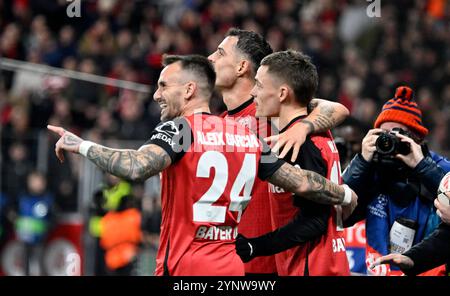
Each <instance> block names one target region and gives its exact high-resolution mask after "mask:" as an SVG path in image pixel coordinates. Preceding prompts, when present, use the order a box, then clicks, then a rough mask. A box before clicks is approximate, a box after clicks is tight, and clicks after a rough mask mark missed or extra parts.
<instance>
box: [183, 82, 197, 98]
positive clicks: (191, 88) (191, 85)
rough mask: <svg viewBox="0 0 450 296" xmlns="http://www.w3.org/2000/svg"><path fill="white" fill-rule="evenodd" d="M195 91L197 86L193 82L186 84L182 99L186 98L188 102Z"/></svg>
mask: <svg viewBox="0 0 450 296" xmlns="http://www.w3.org/2000/svg"><path fill="white" fill-rule="evenodd" d="M196 89H197V84H196V83H195V82H193V81H189V82H188V83H186V88H185V93H184V97H185V98H186V100H190V99H191V98H192V97H193V96H194V93H195V91H196Z"/></svg>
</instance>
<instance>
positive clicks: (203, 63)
mask: <svg viewBox="0 0 450 296" xmlns="http://www.w3.org/2000/svg"><path fill="white" fill-rule="evenodd" d="M176 62H180V63H181V68H182V69H183V70H186V71H189V72H191V73H193V74H194V75H195V77H197V78H199V79H200V80H203V81H204V82H206V85H207V91H208V93H209V95H211V94H212V93H213V91H214V84H215V82H216V72H215V71H214V67H213V65H212V64H211V62H210V61H209V60H208V59H207V58H205V57H203V56H201V55H196V54H192V55H164V56H163V62H162V64H163V66H168V65H170V64H173V63H176Z"/></svg>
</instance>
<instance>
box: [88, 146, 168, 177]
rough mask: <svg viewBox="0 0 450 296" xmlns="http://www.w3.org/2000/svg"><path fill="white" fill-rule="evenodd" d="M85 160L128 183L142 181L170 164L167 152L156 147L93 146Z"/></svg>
mask: <svg viewBox="0 0 450 296" xmlns="http://www.w3.org/2000/svg"><path fill="white" fill-rule="evenodd" d="M87 158H88V159H89V160H90V161H92V162H93V163H94V164H96V165H97V166H98V167H100V168H101V169H102V170H104V171H106V172H108V173H110V174H112V175H115V176H117V177H119V178H123V179H126V180H130V181H144V180H146V179H147V178H149V177H151V176H153V175H156V174H157V173H159V172H161V171H162V170H164V169H165V168H167V167H168V166H169V165H170V164H171V159H170V157H169V155H168V154H167V152H166V151H164V149H162V148H161V147H159V146H157V145H146V146H143V147H142V148H141V149H140V150H125V149H112V148H108V147H104V146H101V145H94V146H92V147H91V148H89V150H88V153H87Z"/></svg>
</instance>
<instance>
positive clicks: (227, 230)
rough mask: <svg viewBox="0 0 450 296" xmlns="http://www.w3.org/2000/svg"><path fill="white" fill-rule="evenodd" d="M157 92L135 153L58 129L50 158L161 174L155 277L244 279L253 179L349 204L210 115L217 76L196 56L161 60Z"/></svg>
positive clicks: (117, 171)
mask: <svg viewBox="0 0 450 296" xmlns="http://www.w3.org/2000/svg"><path fill="white" fill-rule="evenodd" d="M164 65H165V67H164V69H163V70H162V72H161V74H160V77H159V80H158V89H157V90H156V92H155V94H154V96H153V97H154V99H155V101H157V102H158V104H159V105H160V107H161V109H162V110H161V120H162V121H163V122H162V123H161V124H160V125H158V126H157V127H156V128H155V130H154V131H153V132H151V134H150V139H149V140H148V141H147V142H146V143H145V144H144V145H143V146H141V147H140V148H139V149H138V150H128V149H113V148H108V147H105V146H101V145H98V144H96V143H93V142H89V141H84V140H82V139H81V138H79V137H77V136H76V135H74V134H73V133H70V132H68V131H65V130H64V129H63V128H61V127H54V126H49V127H48V128H49V129H50V130H52V131H54V132H56V133H58V134H59V135H60V136H61V138H60V139H59V141H58V142H57V143H56V148H55V152H56V155H57V156H58V158H59V159H60V160H61V161H63V160H64V156H63V150H67V151H70V152H73V153H80V154H81V155H83V156H85V157H86V158H88V159H89V160H90V161H91V162H93V163H94V164H96V165H97V166H98V167H100V168H101V169H103V170H105V171H107V172H109V173H111V174H113V175H116V176H118V177H120V178H123V179H127V180H131V181H140V180H145V179H147V178H148V177H150V176H153V175H156V174H158V173H159V172H162V184H161V190H162V191H161V204H162V221H161V239H160V246H159V249H158V254H157V259H156V261H157V262H156V263H157V267H156V271H155V274H156V275H244V264H243V263H242V261H241V259H240V258H239V256H238V255H237V254H236V251H235V245H234V243H235V239H236V236H237V227H238V225H239V222H240V218H241V215H242V213H243V212H244V210H245V208H246V205H247V204H248V202H249V201H250V199H251V196H252V194H253V192H254V181H255V179H256V177H258V178H260V179H267V180H269V181H270V182H271V183H273V184H276V185H277V186H280V187H283V188H285V189H286V190H288V191H292V192H296V193H298V194H302V196H305V197H306V198H308V199H311V200H314V201H317V202H320V203H325V204H348V203H354V202H356V200H357V196H356V195H355V194H354V193H353V192H352V191H351V190H349V189H347V188H345V187H343V186H339V185H336V184H333V183H331V182H328V181H327V180H326V179H325V178H323V177H321V176H320V175H318V174H316V173H314V172H310V171H306V170H297V169H295V168H294V167H292V166H291V165H289V164H287V163H285V162H284V161H283V160H280V159H277V158H276V156H275V155H274V154H272V153H270V149H269V148H268V146H267V145H265V146H264V143H263V142H261V141H259V139H258V138H257V137H256V136H255V135H254V134H253V133H251V132H250V130H249V129H247V128H245V127H243V126H242V125H240V124H237V123H236V122H235V121H234V120H229V119H224V118H221V117H218V116H213V115H211V114H209V100H210V98H211V96H212V92H213V89H214V81H215V78H216V77H215V72H214V69H213V67H212V65H211V64H210V63H209V61H208V60H207V59H206V58H204V57H201V56H195V55H194V56H165V57H164Z"/></svg>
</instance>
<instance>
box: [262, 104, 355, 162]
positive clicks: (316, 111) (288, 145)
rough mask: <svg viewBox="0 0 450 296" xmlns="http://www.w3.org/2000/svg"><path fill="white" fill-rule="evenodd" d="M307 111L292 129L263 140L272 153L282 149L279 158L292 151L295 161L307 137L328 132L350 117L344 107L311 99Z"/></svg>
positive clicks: (292, 158)
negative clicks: (306, 114) (270, 145)
mask: <svg viewBox="0 0 450 296" xmlns="http://www.w3.org/2000/svg"><path fill="white" fill-rule="evenodd" d="M308 110H309V111H310V113H309V115H308V116H307V117H306V118H304V119H303V120H301V121H300V122H299V123H298V124H295V125H294V126H293V127H292V128H290V129H288V130H287V131H285V132H284V133H282V134H279V135H274V136H271V137H267V138H265V140H266V141H268V142H271V144H272V147H273V148H272V151H274V152H277V151H278V150H279V149H280V148H282V147H284V149H283V151H282V152H281V153H280V156H279V157H280V158H283V157H285V156H286V154H287V153H288V152H289V151H290V150H291V149H293V150H292V157H291V160H292V161H295V160H296V159H297V155H298V153H299V151H300V147H301V146H302V145H303V143H304V142H305V139H306V136H307V135H309V134H314V133H321V132H325V131H327V130H330V129H332V128H334V127H336V126H337V125H338V124H340V123H341V122H342V121H344V119H345V118H347V116H349V115H350V112H349V111H348V109H347V108H346V107H345V106H344V105H342V104H339V103H337V102H332V101H327V100H323V99H313V100H312V101H311V102H310V103H309V105H308Z"/></svg>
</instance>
